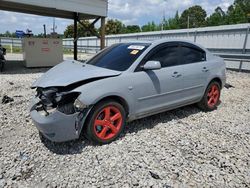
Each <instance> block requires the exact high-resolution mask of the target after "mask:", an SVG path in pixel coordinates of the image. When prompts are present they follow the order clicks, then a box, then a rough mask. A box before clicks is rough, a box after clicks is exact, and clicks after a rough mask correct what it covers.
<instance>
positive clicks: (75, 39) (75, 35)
mask: <svg viewBox="0 0 250 188" xmlns="http://www.w3.org/2000/svg"><path fill="white" fill-rule="evenodd" d="M74 60H77V13H76V12H75V13H74Z"/></svg>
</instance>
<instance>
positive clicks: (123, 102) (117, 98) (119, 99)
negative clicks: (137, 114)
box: [95, 95, 129, 116]
mask: <svg viewBox="0 0 250 188" xmlns="http://www.w3.org/2000/svg"><path fill="white" fill-rule="evenodd" d="M105 100H114V101H116V102H118V103H120V104H121V105H122V106H123V107H124V110H125V112H126V116H128V114H129V105H128V103H127V101H126V100H125V99H124V98H123V97H121V96H118V95H110V96H105V97H103V98H101V99H99V100H98V101H97V102H96V103H95V105H96V104H98V103H100V102H103V101H105Z"/></svg>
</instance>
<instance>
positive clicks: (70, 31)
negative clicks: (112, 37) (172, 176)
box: [64, 20, 97, 38]
mask: <svg viewBox="0 0 250 188" xmlns="http://www.w3.org/2000/svg"><path fill="white" fill-rule="evenodd" d="M81 22H82V23H84V25H86V26H87V27H90V28H91V29H92V30H93V31H94V32H97V30H96V28H95V27H94V26H93V25H91V26H90V22H89V21H88V20H84V21H81ZM77 33H78V36H79V37H89V36H93V35H92V33H91V32H90V31H88V30H86V29H85V28H84V27H83V26H82V25H81V24H77ZM64 37H65V38H73V37H74V25H73V24H71V25H68V26H67V28H66V30H65V31H64Z"/></svg>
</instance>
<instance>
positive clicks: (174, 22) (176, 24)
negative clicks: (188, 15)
mask: <svg viewBox="0 0 250 188" xmlns="http://www.w3.org/2000/svg"><path fill="white" fill-rule="evenodd" d="M165 29H180V17H179V13H178V11H177V12H176V14H175V17H174V18H169V19H168V21H167V28H165Z"/></svg>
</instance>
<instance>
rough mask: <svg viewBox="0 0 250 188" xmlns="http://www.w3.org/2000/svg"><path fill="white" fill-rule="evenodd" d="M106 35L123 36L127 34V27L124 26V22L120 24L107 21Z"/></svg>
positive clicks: (115, 21)
mask: <svg viewBox="0 0 250 188" xmlns="http://www.w3.org/2000/svg"><path fill="white" fill-rule="evenodd" d="M105 29H106V34H107V35H110V34H122V33H125V30H126V28H125V25H124V24H122V22H120V21H119V20H116V19H115V20H113V19H110V20H108V21H107V23H106V26H105Z"/></svg>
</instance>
